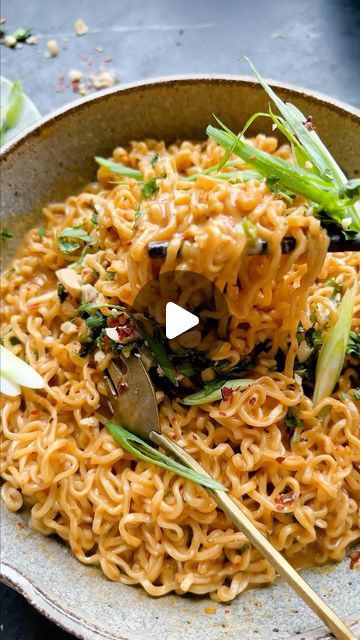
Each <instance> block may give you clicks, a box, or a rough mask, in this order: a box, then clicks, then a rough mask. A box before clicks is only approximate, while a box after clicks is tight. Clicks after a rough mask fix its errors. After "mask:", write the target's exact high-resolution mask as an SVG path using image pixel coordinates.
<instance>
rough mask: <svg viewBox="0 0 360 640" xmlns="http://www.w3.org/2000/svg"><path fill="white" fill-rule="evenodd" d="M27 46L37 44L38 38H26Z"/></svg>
mask: <svg viewBox="0 0 360 640" xmlns="http://www.w3.org/2000/svg"><path fill="white" fill-rule="evenodd" d="M25 42H26V44H31V45H33V44H37V43H38V42H39V40H38V37H37V36H29V37H28V38H26V40H25Z"/></svg>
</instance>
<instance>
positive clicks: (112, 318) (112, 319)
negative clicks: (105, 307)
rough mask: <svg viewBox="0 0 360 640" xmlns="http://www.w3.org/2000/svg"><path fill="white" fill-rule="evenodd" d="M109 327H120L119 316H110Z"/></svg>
mask: <svg viewBox="0 0 360 640" xmlns="http://www.w3.org/2000/svg"><path fill="white" fill-rule="evenodd" d="M107 326H108V327H111V328H113V327H118V326H119V316H109V318H108V321H107Z"/></svg>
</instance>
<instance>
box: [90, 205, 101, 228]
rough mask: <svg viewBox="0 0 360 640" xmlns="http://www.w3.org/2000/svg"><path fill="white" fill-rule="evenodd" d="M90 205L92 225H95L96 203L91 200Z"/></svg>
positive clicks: (96, 219) (96, 222) (96, 218)
mask: <svg viewBox="0 0 360 640" xmlns="http://www.w3.org/2000/svg"><path fill="white" fill-rule="evenodd" d="M90 207H91V210H92V214H91V222H92V223H93V225H94V227H97V225H98V215H99V212H98V210H97V207H96V204H95V202H94V201H93V200H92V201H91V202H90Z"/></svg>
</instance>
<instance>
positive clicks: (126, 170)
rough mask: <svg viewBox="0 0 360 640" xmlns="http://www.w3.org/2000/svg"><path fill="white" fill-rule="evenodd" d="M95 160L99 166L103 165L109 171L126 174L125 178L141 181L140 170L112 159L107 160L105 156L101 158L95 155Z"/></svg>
mask: <svg viewBox="0 0 360 640" xmlns="http://www.w3.org/2000/svg"><path fill="white" fill-rule="evenodd" d="M95 161H96V162H97V163H98V164H99V165H100V167H104V169H107V170H108V171H111V173H117V174H120V175H121V176H126V177H127V178H135V180H138V181H139V182H141V181H142V179H143V176H142V173H141V171H138V170H137V169H132V168H131V167H126V166H125V165H124V164H120V162H114V160H107V159H106V158H101V157H100V156H95Z"/></svg>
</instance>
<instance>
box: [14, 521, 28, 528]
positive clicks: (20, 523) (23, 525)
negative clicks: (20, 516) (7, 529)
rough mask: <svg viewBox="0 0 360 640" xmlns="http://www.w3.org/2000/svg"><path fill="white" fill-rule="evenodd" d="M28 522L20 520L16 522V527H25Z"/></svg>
mask: <svg viewBox="0 0 360 640" xmlns="http://www.w3.org/2000/svg"><path fill="white" fill-rule="evenodd" d="M25 527H26V524H24V523H23V522H21V521H19V522H17V523H16V528H17V529H25Z"/></svg>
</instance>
